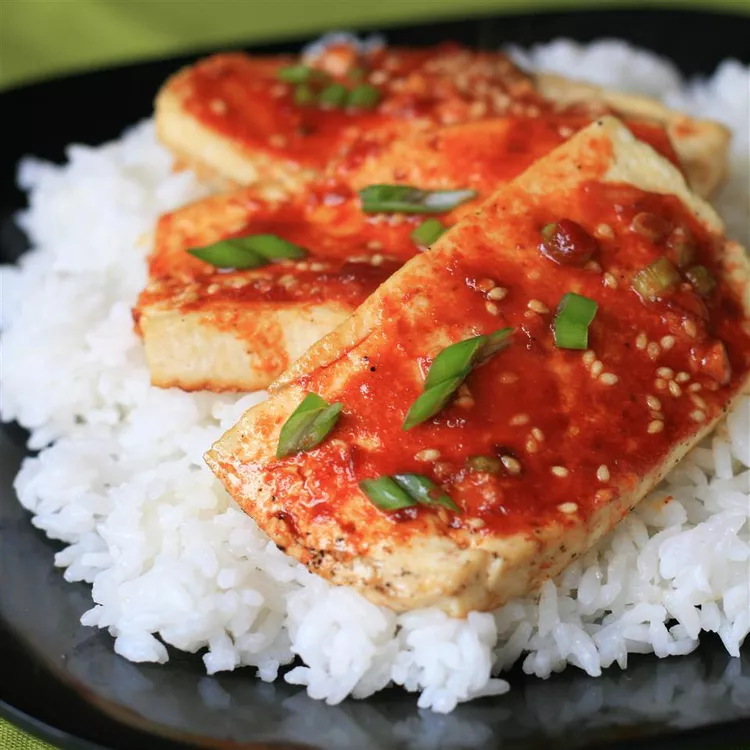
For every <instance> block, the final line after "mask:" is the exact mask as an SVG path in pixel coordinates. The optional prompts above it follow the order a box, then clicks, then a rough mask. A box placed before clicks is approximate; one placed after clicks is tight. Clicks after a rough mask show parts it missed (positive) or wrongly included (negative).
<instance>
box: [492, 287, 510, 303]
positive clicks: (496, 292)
mask: <svg viewBox="0 0 750 750" xmlns="http://www.w3.org/2000/svg"><path fill="white" fill-rule="evenodd" d="M507 294H508V290H507V289H503V287H501V286H496V287H495V288H494V289H490V291H489V292H487V299H491V300H494V301H495V302H499V301H500V300H501V299H505V297H506V296H507Z"/></svg>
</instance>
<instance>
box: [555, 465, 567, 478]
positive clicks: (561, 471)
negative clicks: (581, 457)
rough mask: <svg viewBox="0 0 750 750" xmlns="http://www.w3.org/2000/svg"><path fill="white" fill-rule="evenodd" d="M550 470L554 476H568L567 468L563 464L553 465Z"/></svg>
mask: <svg viewBox="0 0 750 750" xmlns="http://www.w3.org/2000/svg"><path fill="white" fill-rule="evenodd" d="M551 471H552V473H553V474H554V475H555V476H556V477H567V476H568V470H567V469H566V468H565V467H564V466H553V467H552V469H551Z"/></svg>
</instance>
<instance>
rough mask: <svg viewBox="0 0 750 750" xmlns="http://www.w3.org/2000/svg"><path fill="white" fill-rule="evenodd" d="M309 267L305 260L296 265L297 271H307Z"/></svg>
mask: <svg viewBox="0 0 750 750" xmlns="http://www.w3.org/2000/svg"><path fill="white" fill-rule="evenodd" d="M309 267H310V264H309V263H308V262H307V261H305V260H301V261H300V262H299V263H297V270H298V271H307V269H308V268H309Z"/></svg>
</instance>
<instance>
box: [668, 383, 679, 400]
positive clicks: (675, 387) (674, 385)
mask: <svg viewBox="0 0 750 750" xmlns="http://www.w3.org/2000/svg"><path fill="white" fill-rule="evenodd" d="M669 392H670V393H671V394H672V395H673V396H674V397H675V398H679V397H680V396H682V388H680V386H679V385H677V383H675V382H674V380H670V381H669Z"/></svg>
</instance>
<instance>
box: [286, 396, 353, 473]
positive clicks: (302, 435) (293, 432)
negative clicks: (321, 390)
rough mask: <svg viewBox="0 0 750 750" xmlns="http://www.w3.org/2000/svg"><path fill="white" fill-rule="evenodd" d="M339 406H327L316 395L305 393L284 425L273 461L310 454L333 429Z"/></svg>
mask: <svg viewBox="0 0 750 750" xmlns="http://www.w3.org/2000/svg"><path fill="white" fill-rule="evenodd" d="M342 406H343V405H342V404H340V403H335V404H329V403H328V402H327V401H326V400H325V399H323V398H321V397H320V396H318V395H317V394H316V393H308V394H307V396H305V398H304V399H303V400H302V403H301V404H300V405H299V406H298V407H297V408H296V409H295V410H294V412H293V413H292V415H291V416H290V417H289V419H287V421H286V422H285V423H284V426H283V427H282V428H281V433H280V434H279V444H278V446H277V447H276V458H284V457H285V456H291V455H293V454H294V453H299V452H300V451H309V450H311V449H312V448H314V447H315V446H316V445H320V443H322V442H323V440H325V438H326V436H327V435H328V433H329V432H330V431H331V430H332V429H333V428H334V427H335V426H336V422H337V421H338V419H339V415H340V414H341V409H342Z"/></svg>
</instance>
